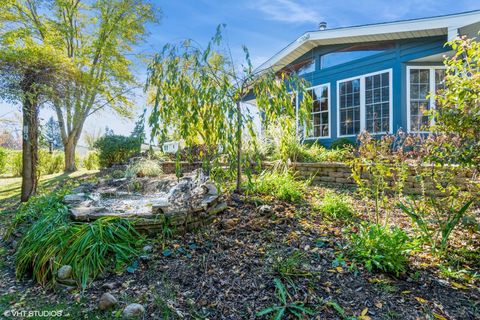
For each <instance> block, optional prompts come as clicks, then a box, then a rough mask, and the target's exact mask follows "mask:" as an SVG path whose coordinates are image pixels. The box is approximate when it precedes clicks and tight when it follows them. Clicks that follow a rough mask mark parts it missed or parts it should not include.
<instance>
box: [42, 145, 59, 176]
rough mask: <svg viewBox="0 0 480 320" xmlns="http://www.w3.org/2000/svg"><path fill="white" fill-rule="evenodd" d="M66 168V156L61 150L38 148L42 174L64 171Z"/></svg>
mask: <svg viewBox="0 0 480 320" xmlns="http://www.w3.org/2000/svg"><path fill="white" fill-rule="evenodd" d="M64 168H65V156H64V154H63V152H61V151H54V152H53V153H49V152H48V150H38V167H37V170H38V172H39V173H40V175H45V174H54V173H58V172H62V171H63V169H64Z"/></svg>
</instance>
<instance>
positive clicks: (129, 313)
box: [122, 303, 145, 319]
mask: <svg viewBox="0 0 480 320" xmlns="http://www.w3.org/2000/svg"><path fill="white" fill-rule="evenodd" d="M144 312H145V308H144V307H143V306H142V305H141V304H138V303H132V304H129V305H128V306H126V307H125V309H123V313H122V317H123V318H125V319H129V318H135V317H139V316H141V315H142V314H143V313H144Z"/></svg>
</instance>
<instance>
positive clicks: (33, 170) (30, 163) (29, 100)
mask: <svg viewBox="0 0 480 320" xmlns="http://www.w3.org/2000/svg"><path fill="white" fill-rule="evenodd" d="M30 90H32V86H28V87H27V88H26V90H24V93H25V95H26V96H27V97H26V98H25V101H24V103H23V107H22V109H23V110H22V111H23V130H22V132H23V135H22V136H23V146H22V151H23V157H22V191H21V197H20V200H21V201H22V202H26V201H28V199H29V198H30V197H31V196H32V195H33V194H35V192H36V190H37V161H38V108H37V103H36V98H35V97H33V95H34V94H33V95H32V96H31V97H30V95H31V92H29V91H30Z"/></svg>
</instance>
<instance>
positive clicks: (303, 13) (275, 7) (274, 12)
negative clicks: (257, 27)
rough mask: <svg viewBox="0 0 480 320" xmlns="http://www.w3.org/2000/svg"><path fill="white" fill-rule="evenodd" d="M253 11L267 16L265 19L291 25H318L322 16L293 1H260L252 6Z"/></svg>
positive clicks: (310, 8) (308, 7)
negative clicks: (312, 23) (311, 23)
mask: <svg viewBox="0 0 480 320" xmlns="http://www.w3.org/2000/svg"><path fill="white" fill-rule="evenodd" d="M251 8H252V9H256V10H259V11H261V12H263V13H264V14H265V18H267V19H270V20H276V21H281V22H289V23H310V22H314V23H318V22H319V21H320V20H321V16H320V14H319V13H318V12H316V11H315V10H312V7H310V6H307V5H303V4H301V3H299V2H298V1H297V2H296V1H293V0H260V1H256V2H255V3H252V4H251Z"/></svg>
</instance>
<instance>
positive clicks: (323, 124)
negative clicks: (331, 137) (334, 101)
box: [309, 86, 342, 138]
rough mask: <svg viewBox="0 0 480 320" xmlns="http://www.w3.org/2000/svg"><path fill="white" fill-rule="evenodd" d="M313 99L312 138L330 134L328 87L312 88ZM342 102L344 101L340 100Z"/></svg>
mask: <svg viewBox="0 0 480 320" xmlns="http://www.w3.org/2000/svg"><path fill="white" fill-rule="evenodd" d="M310 95H311V97H312V99H313V107H312V123H313V128H312V130H311V131H310V133H309V136H310V137H311V138H319V137H327V136H328V125H329V123H328V119H329V114H328V112H329V110H328V99H329V97H328V87H327V86H318V87H315V88H313V89H311V90H310ZM340 103H342V101H340Z"/></svg>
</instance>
